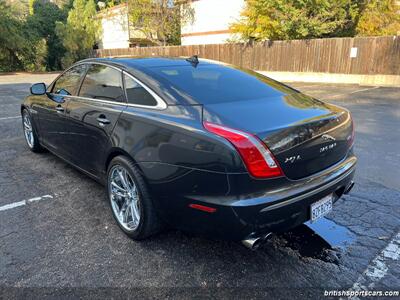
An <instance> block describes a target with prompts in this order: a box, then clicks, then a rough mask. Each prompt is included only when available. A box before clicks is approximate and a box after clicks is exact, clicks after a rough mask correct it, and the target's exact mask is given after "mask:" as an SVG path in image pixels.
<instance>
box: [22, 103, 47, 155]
mask: <svg viewBox="0 0 400 300" xmlns="http://www.w3.org/2000/svg"><path fill="white" fill-rule="evenodd" d="M22 129H23V130H24V136H25V141H26V143H27V144H28V147H29V149H30V150H31V151H32V152H42V151H43V150H44V149H43V147H42V146H41V145H40V143H39V139H38V137H37V134H36V131H35V128H34V127H33V125H32V120H31V116H30V115H29V113H28V111H27V110H26V109H24V110H23V111H22Z"/></svg>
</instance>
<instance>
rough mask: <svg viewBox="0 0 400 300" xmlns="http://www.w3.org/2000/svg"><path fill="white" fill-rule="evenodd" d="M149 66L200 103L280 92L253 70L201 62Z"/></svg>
mask: <svg viewBox="0 0 400 300" xmlns="http://www.w3.org/2000/svg"><path fill="white" fill-rule="evenodd" d="M151 70H152V71H153V72H155V73H156V74H157V75H160V76H162V77H163V78H164V79H166V80H167V81H169V82H170V83H171V84H172V85H174V86H175V87H177V88H178V89H180V90H181V91H184V92H185V93H186V94H188V95H190V96H192V97H193V98H194V99H196V100H197V101H198V102H199V103H201V104H212V103H222V102H233V101H243V100H253V99H260V98H268V97H273V96H278V95H281V93H280V92H279V90H282V89H283V87H282V86H278V85H277V84H276V83H274V82H273V81H271V80H270V79H267V78H265V77H262V76H259V75H256V74H254V75H253V74H249V73H246V72H243V71H240V70H237V69H235V68H232V67H226V66H220V65H212V64H202V63H201V62H200V64H199V65H198V66H197V67H192V66H191V65H189V64H188V65H187V66H167V67H153V68H151ZM273 84H275V86H272V85H273Z"/></svg>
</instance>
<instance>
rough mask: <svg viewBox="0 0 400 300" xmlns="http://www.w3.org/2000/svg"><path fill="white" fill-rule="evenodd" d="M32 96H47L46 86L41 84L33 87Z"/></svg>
mask: <svg viewBox="0 0 400 300" xmlns="http://www.w3.org/2000/svg"><path fill="white" fill-rule="evenodd" d="M31 94H32V95H44V94H46V85H45V84H44V83H43V82H41V83H35V84H33V85H32V86H31Z"/></svg>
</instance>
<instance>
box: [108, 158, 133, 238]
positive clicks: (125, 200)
mask: <svg viewBox="0 0 400 300" xmlns="http://www.w3.org/2000/svg"><path fill="white" fill-rule="evenodd" d="M108 191H109V197H110V201H111V207H112V210H113V212H114V215H115V217H116V219H117V220H118V222H119V224H120V225H121V226H122V227H123V228H124V229H125V230H127V231H134V230H135V229H136V228H137V227H138V226H139V222H140V202H139V192H138V190H137V187H136V184H135V182H134V181H133V179H132V177H131V175H129V173H128V171H127V170H126V169H125V168H124V167H123V166H121V165H115V166H113V167H112V169H111V170H110V172H109V178H108Z"/></svg>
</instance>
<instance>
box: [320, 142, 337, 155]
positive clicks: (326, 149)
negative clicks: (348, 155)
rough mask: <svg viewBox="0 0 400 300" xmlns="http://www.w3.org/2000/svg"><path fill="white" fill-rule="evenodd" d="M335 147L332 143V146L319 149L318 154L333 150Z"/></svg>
mask: <svg viewBox="0 0 400 300" xmlns="http://www.w3.org/2000/svg"><path fill="white" fill-rule="evenodd" d="M336 146H337V144H336V143H332V144H329V145H326V146H324V147H321V148H319V153H323V152H326V151H328V150H331V149H333V148H335V147H336Z"/></svg>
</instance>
